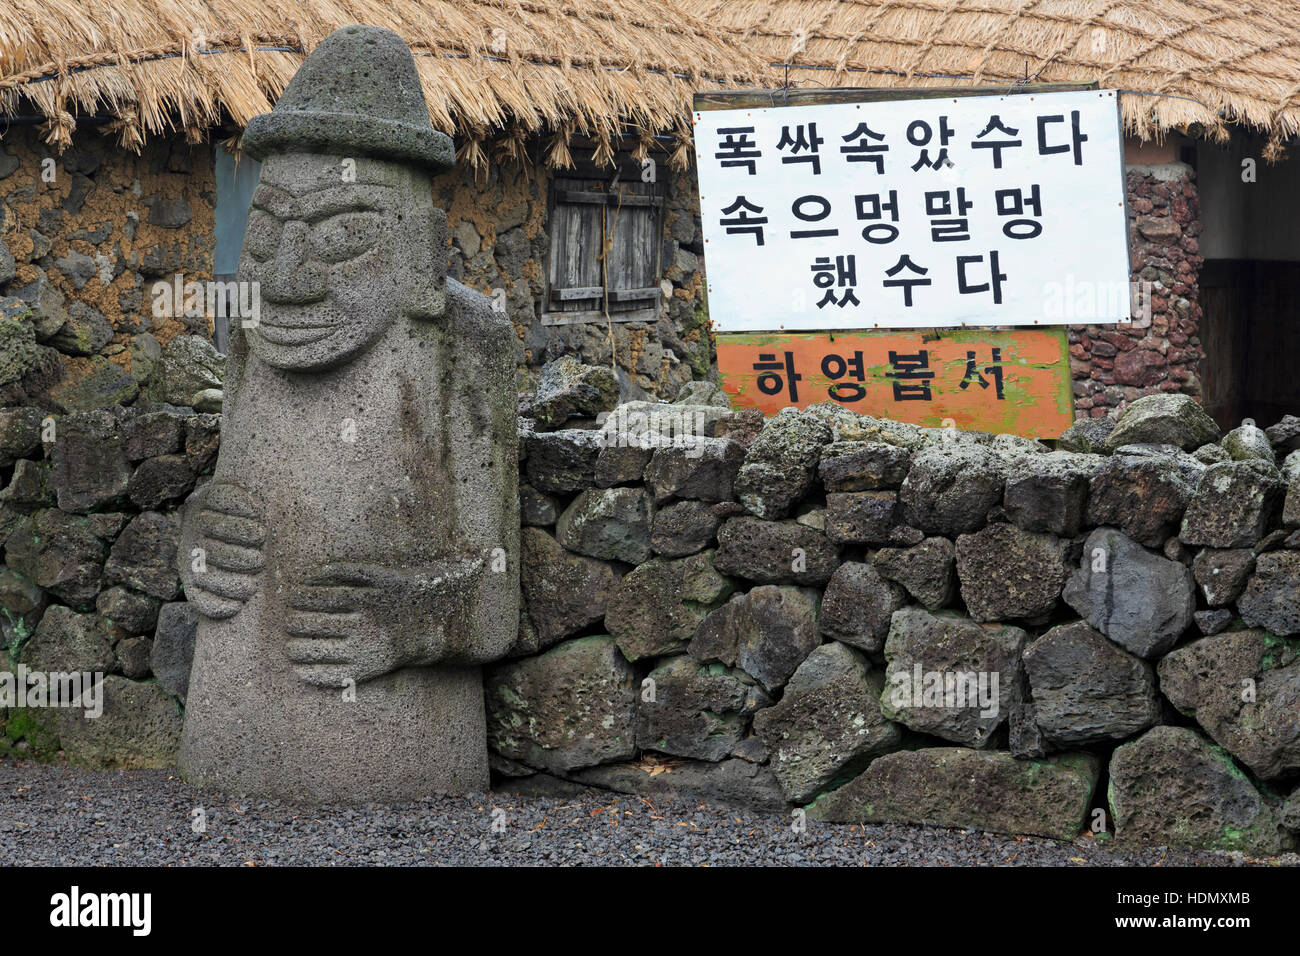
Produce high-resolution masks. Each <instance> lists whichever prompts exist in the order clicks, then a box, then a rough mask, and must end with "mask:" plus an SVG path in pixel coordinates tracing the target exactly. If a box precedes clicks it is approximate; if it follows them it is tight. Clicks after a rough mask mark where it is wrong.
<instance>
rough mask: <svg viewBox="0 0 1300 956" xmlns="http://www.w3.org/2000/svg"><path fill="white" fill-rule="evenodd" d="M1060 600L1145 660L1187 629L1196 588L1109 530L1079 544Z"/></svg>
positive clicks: (1172, 566)
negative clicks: (1078, 555) (1079, 550)
mask: <svg viewBox="0 0 1300 956" xmlns="http://www.w3.org/2000/svg"><path fill="white" fill-rule="evenodd" d="M1063 597H1064V598H1065V602H1066V603H1067V604H1069V605H1070V607H1072V608H1074V609H1075V610H1076V611H1077V612H1079V614H1080V615H1081V616H1082V617H1083V618H1084V620H1086V621H1087V622H1088V623H1089V624H1091V625H1092V626H1093V627H1094V628H1096V629H1097V630H1099V631H1101V633H1102V634H1105V635H1106V636H1107V637H1108V638H1110V639H1111V640H1112V641H1114V642H1115V643H1116V644H1118V645H1120V646H1121V647H1123V648H1124V649H1125V650H1127V651H1130V652H1132V653H1134V654H1136V655H1137V656H1138V657H1141V658H1144V659H1146V660H1151V659H1152V658H1155V657H1159V656H1160V655H1162V654H1164V653H1165V652H1166V651H1168V650H1169V649H1170V648H1171V647H1173V646H1174V644H1175V643H1176V642H1177V641H1178V639H1179V638H1180V637H1181V636H1182V635H1183V633H1184V632H1185V631H1186V630H1187V628H1188V625H1190V624H1191V622H1192V612H1193V611H1195V610H1196V582H1195V580H1194V579H1193V578H1192V572H1191V570H1190V569H1189V568H1187V567H1185V566H1184V565H1182V564H1180V563H1178V562H1177V561H1171V560H1169V559H1168V558H1165V557H1162V556H1161V555H1158V554H1155V553H1153V552H1151V551H1148V550H1147V549H1146V548H1143V547H1142V546H1141V545H1139V544H1138V543H1137V542H1136V541H1134V540H1133V539H1132V538H1129V537H1128V536H1127V535H1125V534H1123V533H1121V532H1119V531H1116V530H1114V529H1113V528H1098V529H1097V530H1095V531H1093V532H1092V533H1091V534H1090V535H1088V538H1087V540H1086V541H1085V542H1084V545H1083V554H1082V556H1081V558H1080V562H1079V568H1078V570H1076V571H1075V572H1074V573H1073V574H1072V575H1071V576H1070V579H1069V581H1068V582H1066V585H1065V590H1064V592H1063Z"/></svg>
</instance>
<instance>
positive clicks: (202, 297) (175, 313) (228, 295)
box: [150, 272, 262, 329]
mask: <svg viewBox="0 0 1300 956" xmlns="http://www.w3.org/2000/svg"><path fill="white" fill-rule="evenodd" d="M150 294H151V295H152V296H153V315H154V318H157V319H165V318H173V319H174V318H181V317H185V318H190V319H197V318H199V317H205V318H206V317H209V316H210V317H212V318H214V319H226V318H229V319H239V320H240V324H241V325H242V326H243V327H244V328H246V329H252V328H256V327H257V324H258V323H259V322H260V321H261V318H262V287H261V283H260V282H236V281H233V280H232V281H230V282H218V281H215V280H208V281H205V282H186V281H185V277H184V276H183V275H181V274H180V273H179V272H178V273H176V275H174V276H173V277H172V281H170V282H168V281H167V280H166V279H159V280H158V281H157V282H155V283H154V284H153V287H152V288H151V289H150Z"/></svg>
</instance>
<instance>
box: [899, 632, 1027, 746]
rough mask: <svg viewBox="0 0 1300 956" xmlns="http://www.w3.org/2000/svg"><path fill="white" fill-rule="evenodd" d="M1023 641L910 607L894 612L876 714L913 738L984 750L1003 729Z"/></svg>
mask: <svg viewBox="0 0 1300 956" xmlns="http://www.w3.org/2000/svg"><path fill="white" fill-rule="evenodd" d="M1026 637H1027V635H1026V634H1025V632H1024V631H1022V630H1021V629H1020V628H1018V627H1009V626H1000V625H993V624H977V623H976V622H974V621H972V620H971V619H970V618H967V617H961V616H958V615H949V614H944V615H937V614H931V613H930V612H929V611H925V610H922V609H921V608H917V607H907V608H903V609H902V610H899V611H895V612H894V615H893V618H892V621H891V624H890V629H889V636H888V638H886V640H885V660H886V661H887V662H888V667H887V668H886V672H885V681H886V683H885V689H884V691H883V693H882V694H881V698H880V707H881V711H882V712H883V713H884V715H885V716H886V717H888V718H889V719H890V720H894V721H897V722H899V723H901V724H906V725H907V726H908V727H910V728H911V729H912V730H915V731H917V732H919V733H925V734H932V735H934V736H936V737H942V738H943V739H944V740H951V741H953V742H954V743H959V744H962V745H964V746H967V747H980V748H982V747H987V746H989V745H990V744H991V743H992V742H993V736H994V733H995V731H997V729H998V728H999V727H1001V726H1002V725H1003V723H1005V721H1006V719H1007V716H1008V714H1009V713H1010V711H1011V702H1012V697H1013V694H1014V693H1015V687H1016V683H1017V681H1019V680H1020V673H1021V671H1020V667H1021V665H1020V653H1021V649H1022V648H1023V647H1024V644H1025V640H1026Z"/></svg>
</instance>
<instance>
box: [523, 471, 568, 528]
mask: <svg viewBox="0 0 1300 956" xmlns="http://www.w3.org/2000/svg"><path fill="white" fill-rule="evenodd" d="M558 517H559V510H558V507H557V502H556V500H555V499H554V498H553V497H551V496H550V495H548V494H544V493H543V492H540V491H538V490H537V489H536V488H534V487H533V486H532V485H530V484H528V483H527V482H524V483H521V484H520V485H519V519H520V521H522V522H523V524H524V525H526V526H530V527H538V528H544V527H547V526H549V525H553V524H555V521H556V519H557V518H558Z"/></svg>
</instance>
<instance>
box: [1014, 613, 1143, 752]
mask: <svg viewBox="0 0 1300 956" xmlns="http://www.w3.org/2000/svg"><path fill="white" fill-rule="evenodd" d="M1024 664H1025V670H1026V672H1027V674H1028V677H1029V685H1030V690H1031V693H1032V695H1033V702H1034V712H1035V720H1036V722H1037V724H1038V726H1039V728H1040V729H1041V730H1042V732H1043V734H1044V735H1045V736H1046V738H1047V740H1048V741H1049V742H1050V743H1051V744H1053V745H1055V746H1056V747H1057V748H1060V749H1066V748H1069V747H1078V746H1083V745H1085V744H1094V743H1101V742H1104V741H1107V740H1123V739H1124V738H1125V737H1131V736H1132V735H1134V734H1136V733H1140V732H1141V731H1143V730H1146V729H1147V728H1148V727H1150V726H1152V725H1153V724H1156V723H1158V722H1159V720H1160V702H1159V699H1158V697H1157V695H1156V686H1155V678H1154V675H1153V672H1152V670H1151V665H1150V664H1148V663H1147V662H1146V661H1144V660H1141V659H1140V658H1137V657H1134V656H1133V655H1132V654H1128V653H1126V652H1124V651H1122V650H1120V649H1119V648H1118V647H1116V646H1115V645H1114V644H1112V643H1111V642H1110V641H1108V640H1106V638H1105V637H1103V636H1102V635H1101V634H1099V633H1097V631H1095V630H1093V629H1092V628H1091V627H1089V626H1088V625H1087V624H1085V623H1084V622H1083V621H1075V622H1074V623H1073V624H1063V625H1061V626H1060V627H1054V628H1052V629H1051V630H1050V631H1048V632H1047V633H1046V634H1044V635H1043V636H1042V637H1040V638H1038V639H1037V640H1036V641H1034V642H1033V643H1032V644H1030V645H1029V646H1028V647H1026V648H1025V653H1024Z"/></svg>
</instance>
